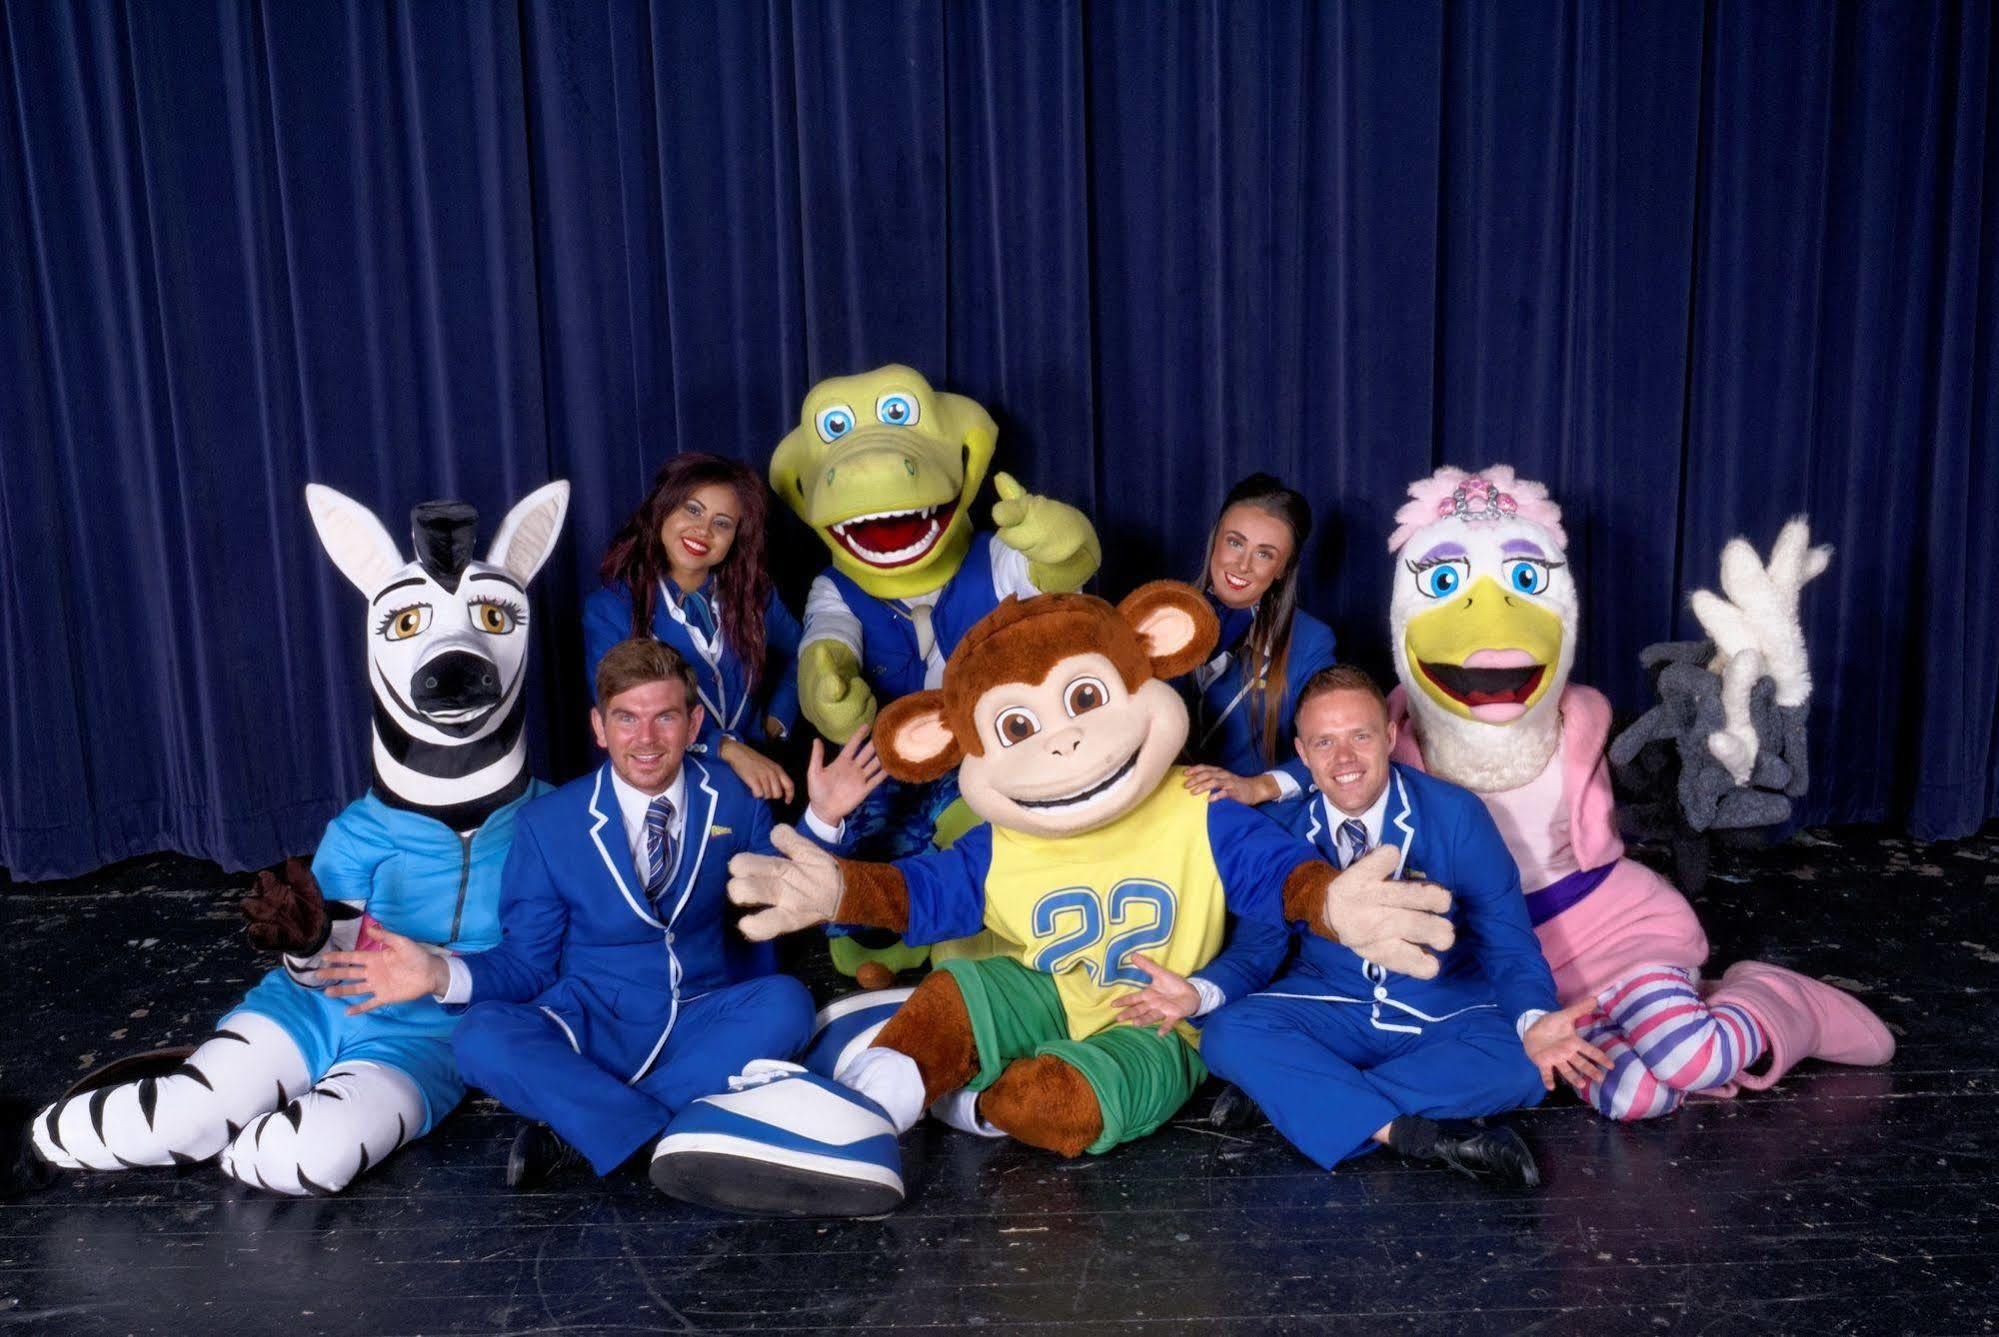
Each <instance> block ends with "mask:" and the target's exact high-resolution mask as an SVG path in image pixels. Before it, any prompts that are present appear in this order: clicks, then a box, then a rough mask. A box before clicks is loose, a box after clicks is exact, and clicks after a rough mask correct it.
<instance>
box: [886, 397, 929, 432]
mask: <svg viewBox="0 0 1999 1337" xmlns="http://www.w3.org/2000/svg"><path fill="white" fill-rule="evenodd" d="M875 417H877V418H880V419H881V420H882V421H883V422H885V423H887V424H888V425H889V426H890V427H914V426H916V424H917V423H918V422H920V421H921V420H922V418H923V410H922V409H921V408H920V407H918V406H917V403H916V400H915V399H913V398H911V397H910V396H908V395H906V394H904V393H902V392H901V391H900V390H891V391H890V392H889V393H888V394H885V395H883V396H882V397H881V398H880V399H877V400H876V401H875Z"/></svg>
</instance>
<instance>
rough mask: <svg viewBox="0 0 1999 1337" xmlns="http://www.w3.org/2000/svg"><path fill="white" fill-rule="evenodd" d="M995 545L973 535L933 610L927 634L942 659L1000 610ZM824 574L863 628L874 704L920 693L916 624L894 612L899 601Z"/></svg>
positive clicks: (833, 571) (988, 537)
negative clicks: (930, 634) (994, 563)
mask: <svg viewBox="0 0 1999 1337" xmlns="http://www.w3.org/2000/svg"><path fill="white" fill-rule="evenodd" d="M994 542H995V540H994V538H993V536H992V534H991V533H990V532H989V531H986V530H980V531H979V532H977V533H975V534H973V535H972V543H971V546H970V547H969V548H968V549H967V550H966V552H965V559H964V561H962V562H960V563H959V564H958V570H957V573H956V574H955V575H953V576H952V577H951V579H950V580H949V581H947V582H945V585H944V588H943V590H942V591H940V592H939V594H938V595H937V602H936V603H935V604H934V605H932V607H931V610H930V630H931V633H932V634H933V635H934V636H935V637H936V638H937V653H938V654H940V655H942V656H943V657H944V658H946V659H949V658H950V657H951V652H952V651H953V650H955V649H957V648H958V642H959V641H960V640H962V639H963V638H964V635H965V633H966V632H968V631H970V630H971V629H972V626H973V624H974V623H976V622H977V621H978V620H979V619H980V618H982V617H984V616H985V615H986V614H987V613H990V612H992V611H993V609H995V608H997V607H999V592H998V591H997V590H995V589H994V588H993V565H992V554H991V551H990V549H991V547H992V544H993V543H994ZM825 574H826V578H827V579H828V580H830V581H832V582H833V588H834V589H836V590H838V591H839V594H840V602H842V603H844V604H845V605H846V606H847V611H848V612H850V613H852V614H853V615H854V617H855V618H856V619H857V620H858V621H859V622H860V624H861V677H862V679H863V680H865V681H866V682H867V684H868V686H869V687H870V688H871V689H873V691H874V694H875V700H876V701H878V702H880V703H881V704H883V705H887V704H888V703H889V702H891V701H893V700H895V699H896V698H897V697H903V696H908V695H909V694H910V693H912V692H920V691H922V690H923V685H924V681H923V680H924V674H925V665H924V662H923V656H922V655H921V654H920V653H918V651H917V648H916V624H915V623H913V622H911V621H910V620H909V614H908V613H905V612H904V611H902V609H901V608H900V607H898V603H899V601H898V600H893V599H878V598H876V597H875V596H874V595H872V594H869V593H868V592H867V591H866V590H864V589H862V588H861V587H860V586H859V585H858V584H856V583H855V581H854V578H853V577H852V576H849V575H847V574H846V573H845V572H844V571H841V570H840V569H839V568H838V567H828V568H827V569H826V573H825Z"/></svg>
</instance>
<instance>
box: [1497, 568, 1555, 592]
mask: <svg viewBox="0 0 1999 1337" xmlns="http://www.w3.org/2000/svg"><path fill="white" fill-rule="evenodd" d="M1506 588H1508V589H1509V590H1512V591H1514V592H1515V593H1517V594H1539V593H1540V592H1541V591H1542V590H1545V589H1547V588H1548V568H1547V567H1545V566H1543V565H1541V564H1540V563H1539V562H1530V561H1526V560H1524V559H1523V560H1520V561H1513V562H1508V563H1507V564H1506Z"/></svg>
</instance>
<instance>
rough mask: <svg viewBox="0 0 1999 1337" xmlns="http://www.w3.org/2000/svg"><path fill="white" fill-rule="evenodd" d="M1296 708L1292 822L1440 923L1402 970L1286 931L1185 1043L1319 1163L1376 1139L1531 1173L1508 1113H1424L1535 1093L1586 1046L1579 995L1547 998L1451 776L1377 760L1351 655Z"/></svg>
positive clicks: (1482, 1174) (1541, 970)
mask: <svg viewBox="0 0 1999 1337" xmlns="http://www.w3.org/2000/svg"><path fill="white" fill-rule="evenodd" d="M1297 726H1298V738H1297V744H1296V746H1297V750H1298V755H1299V756H1300V757H1302V758H1303V759H1304V761H1305V764H1306V766H1307V767H1308V768H1309V769H1310V771H1311V773H1312V780H1313V783H1314V785H1315V789H1314V791H1313V792H1312V793H1311V794H1310V795H1309V796H1308V799H1309V801H1308V802H1306V803H1304V804H1300V805H1298V811H1297V812H1296V813H1295V814H1294V815H1293V822H1294V826H1293V829H1294V830H1295V831H1297V833H1298V834H1300V835H1302V836H1304V837H1305V838H1306V839H1307V840H1309V841H1311V842H1312V843H1313V844H1314V845H1316V846H1317V847H1318V848H1319V849H1320V851H1322V852H1323V853H1324V854H1325V856H1326V858H1327V859H1328V860H1329V861H1331V862H1332V863H1334V864H1335V865H1337V866H1339V867H1342V868H1344V867H1347V866H1349V865H1351V864H1353V863H1354V862H1356V861H1357V860H1360V859H1362V858H1371V859H1374V860H1376V861H1380V862H1383V863H1384V864H1392V866H1393V868H1392V871H1393V872H1394V873H1395V875H1396V876H1400V877H1405V878H1418V879H1421V880H1424V881H1428V882H1434V883H1436V884H1437V885H1438V886H1441V887H1443V888H1445V889H1446V890H1448V891H1449V892H1450V893H1451V896H1452V906H1451V911H1450V918H1451V921H1452V924H1453V926H1454V927H1455V929H1456V932H1457V941H1456V942H1455V944H1454V945H1453V946H1452V947H1451V948H1450V949H1449V950H1448V951H1445V952H1443V953H1442V954H1441V955H1440V956H1439V957H1438V960H1437V971H1436V974H1435V976H1434V977H1432V978H1430V979H1417V978H1415V977H1414V976H1410V975H1399V974H1395V973H1393V972H1391V971H1387V970H1383V969H1382V968H1381V967H1379V966H1376V965H1373V964H1371V963H1369V962H1367V961H1364V960H1362V959H1361V958H1360V957H1359V956H1357V955H1355V954H1354V953H1353V952H1352V951H1351V950H1349V949H1348V948H1345V947H1342V946H1340V945H1339V944H1338V943H1335V942H1331V941H1329V940H1327V939H1325V938H1322V937H1318V936H1316V935H1313V934H1301V935H1298V943H1299V946H1298V955H1297V958H1296V959H1295V961H1294V962H1293V964H1292V967H1291V969H1290V971H1289V973H1287V974H1286V975H1284V976H1283V977H1282V978H1280V979H1279V980H1277V981H1276V982H1275V983H1273V984H1272V985H1271V986H1270V987H1269V988H1268V989H1266V990H1264V991H1263V992H1261V993H1256V994H1252V995H1250V996H1249V997H1247V998H1244V999H1242V1000H1241V1001H1239V1002H1236V1003H1232V1004H1230V1005H1229V1006H1227V1007H1225V1008H1223V1009H1221V1010H1220V1011H1219V1012H1217V1013H1215V1014H1214V1016H1213V1017H1211V1018H1210V1019H1209V1021H1208V1024H1207V1027H1206V1029H1205V1030H1204V1031H1203V1032H1202V1041H1201V1057H1202V1058H1203V1059H1204V1060H1206V1062H1207V1064H1208V1066H1209V1068H1211V1069H1212V1070H1213V1071H1214V1072H1216V1073H1217V1074H1219V1075H1221V1076H1222V1077H1225V1078H1227V1079H1228V1080H1229V1081H1231V1082H1234V1083H1235V1084H1236V1085H1237V1086H1238V1087H1240V1088H1242V1090H1243V1091H1244V1092H1246V1093H1247V1094H1248V1095H1249V1096H1250V1097H1251V1098H1252V1099H1253V1100H1255V1101H1256V1103H1257V1104H1259V1105H1261V1106H1262V1107H1263V1110H1264V1112H1265V1113H1266V1114H1268V1115H1269V1116H1270V1120H1271V1122H1272V1123H1274V1124H1275V1125H1276V1126H1277V1128H1278V1130H1279V1131H1280V1132H1282V1133H1283V1134H1284V1135H1285V1136H1286V1137H1287V1138H1289V1139H1290V1140H1291V1143H1292V1145H1293V1146H1295V1147H1297V1148H1298V1149H1299V1150H1300V1151H1302V1152H1304V1153H1305V1155H1306V1156H1308V1157H1310V1158H1311V1159H1312V1160H1313V1161H1315V1162H1317V1163H1318V1164H1319V1165H1320V1166H1321V1167H1322V1168H1324V1169H1328V1170H1330V1169H1332V1168H1333V1167H1334V1166H1335V1165H1337V1164H1339V1163H1340V1162H1341V1161H1343V1160H1347V1159H1349V1158H1350V1157H1354V1156H1358V1155H1361V1154H1363V1153H1365V1152H1368V1151H1372V1150H1373V1149H1374V1148H1375V1147H1376V1146H1377V1145H1386V1146H1389V1147H1392V1148H1394V1149H1395V1150H1396V1151H1399V1152H1401V1153H1402V1154H1404V1155H1406V1156H1411V1157H1415V1158H1418V1159H1422V1160H1431V1161H1438V1162H1441V1163H1443V1164H1446V1165H1449V1166H1451V1167H1452V1168H1454V1169H1457V1170H1461V1171H1464V1172H1466V1173H1469V1174H1471V1175H1473V1176H1474V1177H1477V1178H1481V1179H1486V1180H1489V1181H1494V1182H1497V1183H1499V1184H1502V1185H1506V1186H1509V1187H1515V1188H1532V1187H1534V1186H1535V1185H1536V1184H1538V1183H1539V1182H1540V1173H1539V1171H1538V1170H1537V1169H1536V1168H1535V1165H1534V1158H1533V1156H1532V1155H1531V1154H1530V1153H1529V1152H1528V1150H1527V1147H1526V1144H1524V1143H1523V1142H1521V1140H1520V1138H1519V1136H1518V1135H1517V1134H1515V1133H1514V1132H1512V1131H1511V1130H1510V1129H1504V1128H1492V1129H1466V1128H1459V1129H1453V1128H1451V1127H1449V1126H1447V1125H1445V1124H1441V1123H1439V1122H1438V1120H1439V1119H1469V1118H1476V1117H1479V1116H1483V1115H1487V1114H1498V1113H1500V1112H1502V1111H1505V1110H1510V1109H1521V1108H1526V1107H1529V1106H1532V1105H1536V1104H1538V1103H1540V1100H1541V1097H1542V1095H1543V1094H1544V1093H1545V1092H1546V1091H1549V1090H1552V1089H1553V1088H1554V1078H1555V1074H1556V1073H1558V1072H1560V1073H1563V1074H1565V1075H1569V1076H1571V1077H1580V1076H1582V1075H1584V1073H1585V1072H1586V1070H1587V1068H1588V1065H1590V1064H1593V1063H1602V1062H1603V1055H1601V1054H1600V1053H1598V1052H1597V1051H1596V1050H1595V1049H1594V1048H1592V1047H1591V1046H1590V1045H1589V1044H1588V1043H1587V1042H1586V1041H1584V1040H1583V1039H1582V1037H1581V1036H1579V1035H1577V1033H1576V1029H1575V1021H1576V1017H1577V1016H1578V1015H1579V1012H1578V1011H1577V1010H1576V1009H1574V1008H1571V1009H1569V1010H1567V1011H1558V1010H1557V1007H1558V1004H1557V1002H1556V998H1555V981H1554V978H1553V976H1552V975H1551V974H1550V973H1549V970H1548V963H1547V961H1546V960H1544V959H1543V957H1542V955H1541V945H1540V943H1539V941H1538V940H1537V939H1536V938H1535V936H1534V930H1533V928H1532V926H1531V925H1530V924H1529V923H1528V921H1527V904H1526V900H1525V898H1524V897H1523V896H1522V895H1521V892H1520V874H1519V871H1518V869H1516V868H1515V866H1514V863H1513V858H1512V856H1511V855H1510V854H1508V853H1507V849H1506V844H1505V842H1504V841H1503V840H1502V839H1501V838H1500V835H1499V829H1498V828H1497V827H1496V826H1494V825H1493V821H1492V817H1491V815H1490V814H1489V813H1488V812H1487V811H1486V807H1485V805H1484V804H1483V803H1482V802H1480V800H1479V798H1478V796H1477V795H1475V794H1473V793H1471V792H1470V791H1469V790H1466V789H1461V788H1459V787H1458V786H1456V785H1453V784H1450V783H1448V782H1446V781H1442V780H1438V779H1435V778H1433V777H1431V776H1428V775H1424V774H1423V773H1422V772H1420V771H1415V770H1411V769H1409V768H1407V767H1404V766H1399V765H1395V764H1393V763H1391V762H1390V761H1389V759H1388V758H1389V754H1390V752H1391V751H1392V750H1393V748H1394V746H1395V727H1394V725H1392V724H1391V723H1389V719H1388V704H1387V702H1386V701H1385V700H1384V699H1383V698H1382V695H1381V689H1380V688H1379V687H1377V686H1376V685H1375V684H1374V681H1373V680H1372V679H1371V678H1369V677H1368V676H1367V675H1366V674H1365V673H1363V672H1361V671H1360V670H1358V669H1355V668H1351V667H1348V666H1346V665H1335V666H1334V667H1332V668H1328V669H1324V670H1321V671H1320V672H1319V673H1318V674H1316V675H1314V677H1313V678H1312V680H1311V681H1310V682H1309V683H1307V684H1306V686H1305V689H1304V691H1303V692H1302V693H1301V694H1300V698H1299V706H1298V719H1297ZM1387 871H1389V870H1388V869H1384V873H1386V872H1387ZM1592 1075H1593V1074H1592Z"/></svg>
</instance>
